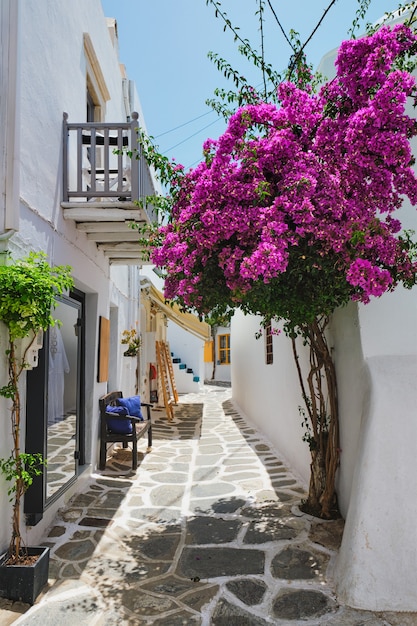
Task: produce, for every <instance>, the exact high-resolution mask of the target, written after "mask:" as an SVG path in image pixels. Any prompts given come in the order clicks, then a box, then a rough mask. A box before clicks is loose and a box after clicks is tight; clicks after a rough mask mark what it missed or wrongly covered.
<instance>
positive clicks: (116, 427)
mask: <svg viewBox="0 0 417 626" xmlns="http://www.w3.org/2000/svg"><path fill="white" fill-rule="evenodd" d="M106 413H117V414H118V415H127V414H128V412H127V409H126V408H125V407H124V406H111V405H110V404H108V405H107V406H106ZM107 427H108V428H110V430H111V431H112V432H113V433H116V434H117V435H130V433H131V432H132V422H131V421H130V420H107Z"/></svg>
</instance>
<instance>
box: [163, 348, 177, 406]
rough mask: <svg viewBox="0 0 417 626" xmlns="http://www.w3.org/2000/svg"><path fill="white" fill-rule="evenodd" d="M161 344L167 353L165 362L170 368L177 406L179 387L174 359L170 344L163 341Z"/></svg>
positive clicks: (169, 372)
mask: <svg viewBox="0 0 417 626" xmlns="http://www.w3.org/2000/svg"><path fill="white" fill-rule="evenodd" d="M161 343H162V348H163V350H164V353H165V362H166V364H167V366H168V374H169V379H170V381H171V389H172V395H173V396H174V402H175V404H178V391H177V386H176V384H175V375H174V368H173V367H172V358H171V351H170V349H169V343H168V342H167V341H163V342H161Z"/></svg>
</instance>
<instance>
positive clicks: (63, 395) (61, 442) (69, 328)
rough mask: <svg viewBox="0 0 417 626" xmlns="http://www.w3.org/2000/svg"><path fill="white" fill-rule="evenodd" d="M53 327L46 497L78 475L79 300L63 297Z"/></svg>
mask: <svg viewBox="0 0 417 626" xmlns="http://www.w3.org/2000/svg"><path fill="white" fill-rule="evenodd" d="M58 317H59V319H60V321H61V322H62V324H61V325H60V326H54V327H52V328H50V329H49V331H48V332H49V341H48V344H47V345H48V349H49V354H48V364H49V365H48V419H47V447H46V450H47V466H46V498H47V499H48V498H50V497H51V496H53V495H54V494H55V493H56V492H57V491H58V490H59V489H60V488H61V487H63V486H64V485H65V484H66V483H67V482H68V481H70V480H71V479H72V478H73V477H75V476H76V472H77V459H76V457H77V455H76V451H77V447H78V446H77V430H78V421H77V407H78V397H77V381H78V366H79V345H78V343H79V341H78V332H77V329H78V326H77V320H78V317H79V306H78V305H77V303H74V304H73V303H72V302H71V303H69V302H65V301H61V302H60V304H59V315H58Z"/></svg>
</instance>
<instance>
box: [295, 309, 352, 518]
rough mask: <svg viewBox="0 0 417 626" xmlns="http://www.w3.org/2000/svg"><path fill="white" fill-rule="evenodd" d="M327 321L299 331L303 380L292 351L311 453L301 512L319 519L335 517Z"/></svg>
mask: <svg viewBox="0 0 417 626" xmlns="http://www.w3.org/2000/svg"><path fill="white" fill-rule="evenodd" d="M327 323H328V319H327V318H325V317H322V318H317V319H316V320H314V322H312V323H311V324H306V325H305V326H303V327H302V328H300V329H299V330H300V333H301V336H302V337H303V339H304V341H305V343H306V344H307V345H308V346H309V348H310V370H309V372H308V375H307V376H306V377H303V374H302V371H301V366H300V363H299V357H298V353H297V348H296V343H295V342H296V340H295V338H293V339H292V345H293V354H294V359H295V364H296V367H297V373H298V378H299V382H300V385H301V391H302V395H303V399H304V402H305V406H306V410H307V416H308V420H307V421H305V422H304V425H305V426H306V429H307V432H306V434H305V440H306V441H308V443H309V446H310V452H311V465H310V468H311V476H310V486H309V493H308V498H307V500H306V502H305V503H304V505H303V510H305V511H306V512H308V513H311V514H313V515H316V516H318V517H321V518H325V519H329V518H332V517H339V515H340V514H339V510H338V505H337V496H336V490H335V481H336V471H337V467H338V465H339V415H338V402H337V381H336V370H335V367H334V363H333V359H332V356H331V353H330V349H329V346H328V344H327V340H326V336H325V329H326V327H327Z"/></svg>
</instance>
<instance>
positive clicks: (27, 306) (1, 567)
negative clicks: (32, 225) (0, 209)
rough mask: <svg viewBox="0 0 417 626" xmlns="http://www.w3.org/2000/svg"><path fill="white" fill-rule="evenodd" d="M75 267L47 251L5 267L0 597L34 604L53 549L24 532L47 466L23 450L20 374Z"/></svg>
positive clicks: (0, 278) (0, 290)
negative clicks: (4, 542) (28, 542)
mask: <svg viewBox="0 0 417 626" xmlns="http://www.w3.org/2000/svg"><path fill="white" fill-rule="evenodd" d="M70 269H71V268H70V267H69V266H55V267H51V266H50V265H49V263H48V262H47V261H46V255H45V254H43V253H30V254H29V256H28V257H26V258H24V259H20V260H17V261H15V262H12V263H10V264H7V263H6V264H4V265H0V320H1V321H2V322H3V323H4V324H5V326H6V328H7V332H8V347H7V350H6V357H7V365H8V381H7V384H5V385H4V386H2V387H0V396H3V397H4V398H6V399H8V400H9V401H10V403H11V406H10V416H11V435H12V449H11V453H10V456H9V457H8V458H2V459H0V472H1V473H2V474H3V475H4V477H5V479H6V481H7V482H8V483H9V485H10V486H9V488H8V495H9V499H10V501H11V502H12V511H13V513H12V534H11V539H10V544H9V548H8V550H7V552H6V553H5V554H4V555H2V557H1V558H0V596H1V597H7V598H9V599H11V600H21V601H23V602H28V603H30V604H33V602H34V601H35V599H36V596H37V594H38V593H39V591H40V590H41V588H42V587H43V586H44V584H45V583H46V581H47V579H48V565H49V548H42V547H41V548H30V547H26V546H24V545H23V541H22V536H21V532H20V522H21V501H22V498H23V495H24V493H25V492H26V490H27V489H28V487H29V486H30V485H31V484H32V482H33V478H34V476H36V475H39V474H40V473H41V472H42V465H43V464H44V460H43V457H42V454H27V453H25V452H22V451H21V448H20V446H21V443H20V430H21V419H22V406H21V394H20V377H21V375H22V373H23V372H24V371H25V370H26V369H28V368H29V367H31V364H30V363H29V355H30V354H33V353H32V352H31V350H32V348H33V345H34V342H35V340H36V338H37V337H38V336H39V333H40V332H41V331H45V330H47V329H48V327H49V326H53V325H55V324H56V323H57V320H55V319H54V318H53V317H52V310H53V308H54V307H55V306H56V299H55V296H56V295H57V294H62V293H63V291H64V290H65V289H68V288H70V287H71V286H72V284H73V280H72V278H71V275H70Z"/></svg>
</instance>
